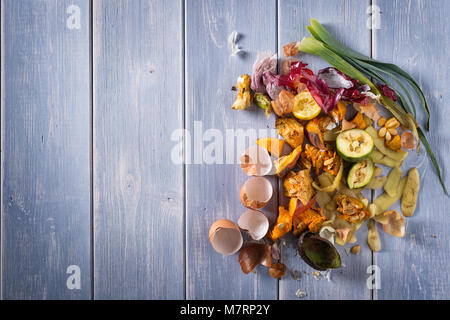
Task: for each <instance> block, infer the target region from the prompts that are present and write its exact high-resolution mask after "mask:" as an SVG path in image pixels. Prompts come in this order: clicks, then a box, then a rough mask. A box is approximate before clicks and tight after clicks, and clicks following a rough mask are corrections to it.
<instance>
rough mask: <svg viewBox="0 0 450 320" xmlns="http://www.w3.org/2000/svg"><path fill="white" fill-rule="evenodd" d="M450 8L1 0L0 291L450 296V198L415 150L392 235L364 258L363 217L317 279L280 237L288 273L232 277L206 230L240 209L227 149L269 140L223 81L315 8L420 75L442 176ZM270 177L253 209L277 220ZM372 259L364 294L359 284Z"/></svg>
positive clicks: (385, 0) (204, 0) (336, 27)
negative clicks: (408, 214)
mask: <svg viewBox="0 0 450 320" xmlns="http://www.w3.org/2000/svg"><path fill="white" fill-rule="evenodd" d="M449 13H450V3H449V2H448V1H446V0H430V1H423V0H422V1H420V0H409V1H408V0H395V1H390V0H364V1H360V0H342V1H331V0H301V1H294V0H264V1H260V0H248V1H239V0H228V1H216V0H186V1H182V0H171V1H164V0H128V1H126V0H123V1H119V0H95V1H89V0H70V1H69V0H63V1H61V0H42V1H33V0H1V32H0V37H1V99H0V101H1V132H2V133H1V155H2V157H1V177H2V179H1V246H0V250H1V251H0V253H1V265H0V268H1V269H0V272H1V277H0V279H1V286H0V288H1V298H2V299H298V298H297V297H296V292H297V290H298V289H300V290H302V291H304V292H306V294H307V295H306V297H304V298H303V299H448V298H450V290H449V289H450V276H449V274H448V267H447V266H446V264H447V263H448V261H449V256H450V236H449V235H448V233H447V232H448V230H449V227H450V223H449V222H448V221H449V220H448V219H447V217H446V215H447V214H448V212H447V210H448V209H447V208H448V207H449V206H450V201H449V198H448V197H446V196H445V195H444V194H443V192H442V190H441V187H440V185H439V182H438V179H437V177H436V175H435V173H434V171H433V168H432V165H431V162H430V161H429V159H428V158H427V157H426V156H425V154H424V152H423V153H422V155H421V156H419V157H418V156H416V155H415V154H413V152H411V155H410V156H409V157H408V159H407V161H406V162H405V164H404V165H403V167H402V169H403V171H404V173H406V172H407V170H408V169H409V168H410V167H412V166H416V167H418V168H419V172H420V177H421V182H422V186H421V193H420V198H419V205H418V208H417V210H416V214H415V216H414V217H412V218H408V219H407V222H408V225H407V234H406V237H405V238H403V239H395V238H393V237H388V236H387V235H386V234H384V233H383V231H382V230H380V235H381V237H382V239H381V240H382V251H381V252H378V253H376V254H373V253H372V252H371V251H370V250H369V248H368V247H367V244H366V240H365V239H366V234H367V230H366V228H365V227H363V228H361V230H359V232H358V243H359V244H361V247H362V248H361V249H362V250H361V253H360V254H359V255H358V256H354V255H351V254H347V253H346V252H347V250H348V248H349V247H350V246H349V245H347V246H346V248H347V250H345V249H344V248H340V249H339V250H340V252H341V256H342V258H343V261H344V265H345V266H344V267H343V268H341V269H339V270H335V271H332V272H331V273H330V278H329V279H327V278H326V276H325V274H322V275H321V277H318V278H316V277H314V276H313V274H312V271H314V270H313V269H311V268H310V267H308V266H307V265H306V264H305V263H304V262H303V261H302V260H300V259H299V257H298V256H297V255H296V250H295V247H294V245H293V244H294V241H295V239H294V238H293V237H286V239H285V240H286V241H285V245H283V246H282V247H281V255H282V257H281V258H282V261H283V262H284V263H285V264H286V265H287V266H288V267H289V268H290V269H291V270H296V271H298V273H299V274H300V280H298V281H297V280H295V279H294V278H293V277H292V276H291V275H289V274H288V275H286V276H285V277H283V278H282V279H280V280H274V279H272V278H271V277H270V276H269V275H268V273H267V270H265V268H264V267H258V268H257V271H256V273H255V274H253V273H251V274H249V275H245V274H243V273H242V272H241V270H240V267H239V263H238V261H237V255H236V254H235V255H232V256H227V257H224V256H221V255H219V254H217V253H216V252H215V251H214V250H213V249H212V248H211V245H210V244H209V241H208V229H209V226H210V225H211V223H212V222H213V221H215V220H216V219H219V218H227V219H231V220H234V221H237V219H238V218H239V216H240V214H241V213H243V212H244V211H245V210H244V207H243V206H242V204H241V203H240V201H239V189H240V187H241V185H242V184H243V183H244V182H245V181H246V180H247V176H246V175H245V174H244V173H243V172H242V170H241V169H240V168H239V165H237V163H236V159H237V157H238V155H239V154H240V153H241V152H242V151H243V150H244V149H245V147H246V146H248V145H252V144H254V140H255V139H256V137H265V136H268V135H272V136H273V135H274V134H276V133H275V132H274V130H273V129H274V117H273V116H271V118H270V119H269V120H267V119H266V118H265V117H264V114H263V112H261V110H257V109H256V108H255V107H253V108H251V109H250V110H248V111H239V112H238V111H234V110H231V108H230V107H231V104H232V103H233V101H234V96H235V93H234V92H232V91H230V88H231V86H234V85H236V79H237V77H238V76H239V75H240V74H243V73H250V72H251V69H252V64H253V61H254V60H255V58H256V56H257V54H258V52H264V51H268V52H273V53H277V54H278V55H279V56H281V55H282V46H283V45H284V44H286V43H288V42H292V41H298V40H300V39H301V38H302V37H304V36H307V35H308V32H307V31H306V28H305V26H306V25H307V24H308V23H309V19H310V18H313V17H314V18H317V19H318V20H319V21H320V22H321V23H323V24H324V25H325V26H326V27H327V28H329V30H330V31H331V32H332V33H333V34H334V35H335V36H336V38H338V39H339V40H340V41H342V42H343V43H345V44H346V45H348V46H350V47H352V48H354V49H356V50H358V51H360V52H362V53H365V54H366V55H369V56H372V57H374V58H376V59H379V60H383V61H387V62H393V63H396V64H398V65H400V66H401V67H403V68H405V70H407V71H408V72H410V73H411V74H412V75H413V76H414V77H415V78H416V79H417V80H418V82H419V83H420V85H421V86H422V88H423V89H424V92H425V95H426V97H427V100H428V102H429V105H430V108H431V110H432V118H431V130H430V132H428V133H427V136H428V137H429V141H430V143H431V145H432V147H433V149H434V150H435V151H436V154H437V158H438V161H439V163H440V164H441V167H442V168H443V177H444V180H445V181H446V183H447V185H450V178H449V174H448V166H447V164H446V161H445V156H446V155H448V154H449V151H450V150H449V146H450V144H449V142H450V141H449V138H450V137H449V133H450V131H449V129H448V126H447V125H446V124H447V122H448V121H447V120H449V118H450V116H449V114H447V113H446V112H445V111H446V110H450V109H449V107H448V103H447V101H449V99H450V89H449V88H450V83H449V80H448V79H449V78H450V77H449V76H450V75H449V71H448V68H447V66H448V64H449V63H450V58H449V56H448V52H449V51H450V39H449V37H448V36H447V35H448V34H449V32H450V27H449V26H448V23H447V20H448V19H447V16H448V14H449ZM372 22H374V23H373V24H372V25H373V27H372V28H369V27H368V24H371V23H372ZM233 31H237V32H238V33H239V34H240V38H239V39H238V42H237V44H238V45H239V46H240V47H241V48H242V50H243V51H244V52H243V53H242V54H238V55H237V56H231V49H230V45H229V43H228V37H229V35H230V34H231V33H232V32H233ZM302 60H304V61H305V62H307V63H309V64H310V67H311V68H312V69H313V70H314V71H317V70H318V69H320V68H322V67H324V66H326V63H325V62H323V61H321V60H320V59H317V58H314V57H311V56H307V55H304V56H302ZM418 119H419V122H421V123H422V122H423V114H421V113H419V117H418ZM247 130H250V131H247ZM251 130H254V132H252V131H251ZM246 133H247V134H250V135H251V134H253V137H250V138H249V139H247V140H245V141H243V140H242V139H240V138H241V137H242V135H243V134H246ZM214 145H216V146H218V148H217V149H216V151H215V152H212V149H213V146H214ZM270 181H271V183H272V185H273V186H274V196H273V198H272V200H271V202H270V203H269V205H268V206H267V207H265V208H264V209H263V211H264V212H265V213H267V214H268V215H269V216H270V217H272V218H275V217H276V211H277V207H278V205H286V203H287V199H286V197H285V196H284V195H283V188H282V185H281V184H282V183H281V180H279V179H277V178H275V177H270ZM372 196H373V197H376V196H377V194H376V193H374V194H373V195H372ZM369 197H371V195H369ZM371 265H376V266H378V267H379V269H380V276H381V278H380V279H381V286H380V287H379V288H378V289H371V288H369V287H368V286H367V279H368V278H369V276H370V274H369V273H368V271H367V270H368V268H369V267H370V266H371ZM441 265H443V266H444V267H441Z"/></svg>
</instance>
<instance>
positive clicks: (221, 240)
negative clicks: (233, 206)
mask: <svg viewBox="0 0 450 320" xmlns="http://www.w3.org/2000/svg"><path fill="white" fill-rule="evenodd" d="M209 241H210V242H211V246H212V247H213V249H214V250H216V251H217V252H218V253H221V254H223V255H231V254H233V253H235V252H237V251H238V250H239V249H240V248H241V247H242V243H243V238H242V234H241V231H240V230H239V227H238V226H237V225H236V224H235V223H234V222H233V221H230V220H227V219H220V220H217V221H215V222H214V223H213V224H212V225H211V227H210V228H209Z"/></svg>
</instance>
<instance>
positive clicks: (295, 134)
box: [209, 19, 447, 278]
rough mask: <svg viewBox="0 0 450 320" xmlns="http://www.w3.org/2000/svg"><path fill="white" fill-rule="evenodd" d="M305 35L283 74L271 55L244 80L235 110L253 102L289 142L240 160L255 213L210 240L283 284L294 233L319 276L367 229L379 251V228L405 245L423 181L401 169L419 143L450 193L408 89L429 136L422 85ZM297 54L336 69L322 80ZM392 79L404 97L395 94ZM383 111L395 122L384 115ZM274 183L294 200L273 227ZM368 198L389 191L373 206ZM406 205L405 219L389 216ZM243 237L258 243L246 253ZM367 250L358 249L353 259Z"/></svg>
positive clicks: (261, 144) (316, 28)
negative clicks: (285, 244) (268, 209)
mask: <svg viewBox="0 0 450 320" xmlns="http://www.w3.org/2000/svg"><path fill="white" fill-rule="evenodd" d="M307 29H308V30H309V31H310V32H311V34H312V37H310V38H304V39H303V40H302V41H301V42H293V43H290V44H288V45H286V46H285V47H284V54H285V56H286V59H284V61H283V62H282V64H281V65H282V68H281V69H282V70H281V72H280V73H278V72H277V66H278V58H277V55H274V54H267V53H264V54H259V55H258V57H257V59H256V61H255V63H254V66H253V74H252V75H251V76H250V75H247V74H245V75H242V76H240V77H239V78H238V81H237V90H238V95H237V98H236V100H235V102H234V103H233V105H232V108H233V109H235V110H245V109H247V108H248V107H250V106H251V105H252V103H254V104H256V105H257V106H258V107H260V108H262V109H263V110H264V113H265V115H266V117H267V118H268V119H269V117H270V114H271V113H272V112H273V113H275V114H276V121H275V127H276V129H277V131H278V134H279V136H280V137H281V138H282V139H281V138H280V139H279V138H261V139H259V140H257V141H256V145H254V146H252V147H250V148H248V149H247V150H246V151H245V152H244V154H243V155H242V156H241V157H240V162H241V168H242V169H243V170H244V172H245V173H246V174H247V175H248V176H251V178H250V179H249V180H248V181H247V182H245V184H244V185H243V186H242V188H241V191H240V199H241V202H242V204H243V205H244V206H245V207H246V208H247V209H248V210H247V211H246V212H245V213H244V214H243V215H242V216H241V217H240V218H239V220H238V222H237V224H235V223H234V222H232V221H230V220H225V219H222V220H218V221H216V222H215V223H214V224H213V225H212V226H211V228H210V232H209V238H210V242H211V244H212V246H213V248H214V249H215V250H216V251H217V252H219V253H222V254H224V255H230V254H233V253H235V252H237V251H239V250H240V252H239V263H240V265H241V268H242V271H243V272H244V273H246V274H247V273H249V272H251V271H253V270H254V268H255V267H256V266H258V265H260V264H262V265H264V266H266V267H268V268H269V274H270V275H271V276H272V277H274V278H279V277H282V276H283V275H284V274H285V273H286V269H287V268H286V266H285V265H284V264H283V263H281V262H280V261H279V260H280V256H279V252H277V248H278V244H277V241H278V240H279V239H280V238H281V237H283V236H284V235H285V234H287V233H290V232H292V233H293V234H294V236H296V237H298V242H297V247H298V252H299V254H300V256H301V258H302V259H303V260H304V261H305V262H306V263H307V264H308V265H310V266H311V267H313V268H315V269H317V270H320V271H323V270H327V269H334V268H339V267H340V266H341V258H340V256H339V253H338V251H337V250H336V248H335V244H337V245H340V246H343V245H345V244H346V243H356V241H357V239H356V236H355V232H356V231H357V230H358V229H359V228H360V227H361V226H362V225H363V224H365V223H366V224H367V228H368V233H367V243H368V245H369V247H370V249H371V250H373V251H379V250H380V249H381V243H380V238H379V235H378V231H377V228H376V224H381V225H382V229H383V230H384V231H385V232H386V233H388V234H391V235H393V236H395V237H404V236H405V219H404V217H411V216H412V215H413V214H414V211H415V208H416V202H417V198H418V194H419V188H420V182H419V172H418V170H417V168H409V170H408V172H407V173H406V172H403V171H402V169H400V168H401V166H402V163H403V161H404V159H405V158H406V157H407V156H408V150H411V149H414V148H416V150H417V152H419V150H420V141H421V142H422V144H423V145H424V146H425V149H426V150H427V152H428V154H429V156H430V158H431V160H432V162H433V165H434V167H435V169H436V173H437V174H438V177H439V179H440V181H441V184H442V187H443V189H444V192H445V193H447V192H446V189H445V186H444V184H443V182H442V179H441V174H440V169H439V165H438V164H437V161H436V159H435V156H434V154H433V152H432V150H431V148H430V146H429V144H428V142H427V140H426V137H425V135H424V133H423V130H422V129H421V128H420V126H419V125H418V124H417V122H416V120H415V115H416V108H415V106H414V103H413V100H412V99H411V95H410V93H409V92H407V91H406V88H405V86H404V85H403V84H402V82H401V81H400V78H402V79H403V80H404V81H406V82H407V83H409V85H411V87H412V88H413V89H414V90H415V92H416V94H417V95H418V96H419V98H420V101H421V105H422V106H423V108H424V110H425V112H426V113H427V116H428V117H427V121H426V124H425V128H426V130H428V129H429V109H428V105H427V103H426V100H425V98H424V95H423V93H422V91H421V89H420V88H419V86H418V85H417V84H416V82H415V81H414V79H412V77H411V76H409V74H407V73H406V72H404V71H403V70H402V69H400V68H399V67H397V66H395V65H393V64H387V63H382V62H378V61H376V60H373V59H371V58H369V57H366V56H364V55H362V54H360V53H358V52H355V51H353V50H351V49H349V48H346V47H345V46H343V45H342V44H340V43H339V42H338V41H337V40H336V39H334V38H333V37H332V36H331V34H330V33H329V32H328V31H327V30H326V29H325V28H324V27H323V26H322V25H321V24H320V23H319V22H317V21H316V20H314V19H312V20H311V25H310V26H307ZM299 52H303V53H309V54H315V55H318V56H320V57H322V58H323V59H324V60H326V61H327V62H328V63H330V64H331V65H332V67H328V68H324V69H322V70H319V71H318V72H317V73H314V72H313V71H312V70H310V69H308V68H307V64H305V63H303V62H302V61H300V60H298V59H296V58H294V57H293V56H296V55H298V53H299ZM385 76H389V77H390V78H391V79H394V80H395V81H396V83H397V84H398V85H399V86H400V88H401V89H402V90H403V92H401V91H399V90H396V89H393V86H392V85H391V83H389V82H387V81H386V80H385V78H384V77H385ZM369 77H370V78H372V79H374V81H376V83H377V85H375V84H374V83H373V82H372V81H371V80H369ZM404 94H406V96H407V99H406V98H405V97H404ZM383 109H387V111H388V112H389V113H390V114H391V116H390V117H383V116H381V113H383V112H385V111H386V110H384V111H383ZM380 111H383V112H380ZM382 167H388V168H390V172H389V174H388V175H387V176H383V175H382V172H383V170H382ZM404 173H405V174H404ZM266 175H277V176H278V177H279V178H280V179H283V180H282V181H283V186H284V191H285V195H286V196H287V197H289V198H290V200H289V205H288V208H285V207H283V206H280V207H279V208H278V216H277V219H276V222H275V223H272V224H271V223H270V221H269V219H268V218H267V217H266V215H265V214H264V213H262V212H261V211H259V209H261V208H263V207H264V206H265V205H267V203H268V202H269V201H270V199H271V197H272V194H273V189H272V185H271V183H270V182H269V181H268V180H267V179H266V178H265V177H264V176H266ZM363 190H382V191H384V192H383V193H381V194H380V195H379V196H378V197H377V198H376V199H375V200H374V201H373V202H372V203H370V201H369V199H367V198H366V197H365V196H364V195H363V193H362V191H363ZM398 201H400V202H401V213H400V212H398V211H396V210H391V207H392V206H393V205H394V204H395V203H396V202H398ZM241 230H244V231H246V232H248V233H249V235H250V236H251V238H252V239H253V240H255V241H251V242H250V243H247V244H246V245H244V246H243V242H244V241H243V238H242V234H241ZM359 250H360V246H359V245H355V246H353V248H352V250H351V252H352V253H354V254H358V253H359Z"/></svg>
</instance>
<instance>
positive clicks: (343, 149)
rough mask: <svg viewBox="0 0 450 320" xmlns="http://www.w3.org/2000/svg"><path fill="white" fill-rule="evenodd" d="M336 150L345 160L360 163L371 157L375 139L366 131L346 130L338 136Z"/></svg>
mask: <svg viewBox="0 0 450 320" xmlns="http://www.w3.org/2000/svg"><path fill="white" fill-rule="evenodd" d="M336 149H337V151H338V153H339V155H340V156H341V157H342V158H343V159H344V160H346V161H350V162H359V161H362V160H364V159H366V158H367V157H369V155H370V153H371V152H372V150H373V139H372V137H371V136H370V135H369V134H368V133H367V132H365V131H364V130H360V129H351V130H346V131H344V132H341V133H340V134H339V135H338V136H337V138H336Z"/></svg>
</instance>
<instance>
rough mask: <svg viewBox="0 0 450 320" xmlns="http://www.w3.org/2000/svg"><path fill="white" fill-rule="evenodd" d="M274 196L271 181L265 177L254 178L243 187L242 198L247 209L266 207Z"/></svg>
mask: <svg viewBox="0 0 450 320" xmlns="http://www.w3.org/2000/svg"><path fill="white" fill-rule="evenodd" d="M272 195H273V187H272V184H271V183H270V181H269V180H267V179H266V178H263V177H253V178H250V179H249V180H247V182H245V183H244V185H243V186H242V188H241V193H240V198H241V202H242V204H243V205H244V206H245V207H246V208H249V209H254V210H256V209H261V208H263V207H265V206H266V205H267V203H268V202H269V201H270V199H271V198H272Z"/></svg>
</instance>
